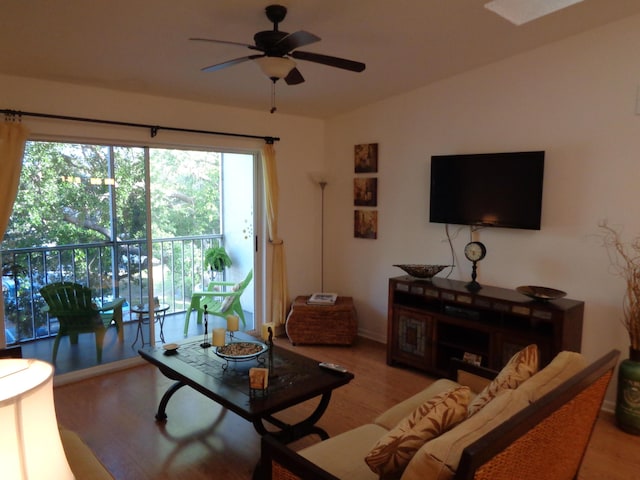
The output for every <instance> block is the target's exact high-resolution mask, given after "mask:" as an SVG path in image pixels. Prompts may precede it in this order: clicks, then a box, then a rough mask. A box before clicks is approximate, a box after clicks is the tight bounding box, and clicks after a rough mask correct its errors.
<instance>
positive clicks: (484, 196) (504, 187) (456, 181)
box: [429, 151, 544, 230]
mask: <svg viewBox="0 0 640 480" xmlns="http://www.w3.org/2000/svg"><path fill="white" fill-rule="evenodd" d="M543 176H544V151H535V152H511V153H480V154H469V155H434V156H432V157H431V191H430V205H429V221H430V222H434V223H451V224H457V225H482V226H492V227H505V228H523V229H529V230H540V219H541V213H542V183H543Z"/></svg>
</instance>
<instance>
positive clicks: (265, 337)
mask: <svg viewBox="0 0 640 480" xmlns="http://www.w3.org/2000/svg"><path fill="white" fill-rule="evenodd" d="M269 327H271V331H272V332H274V330H275V327H274V324H273V322H267V323H263V324H262V331H261V333H262V339H263V340H264V341H265V342H266V341H268V340H269Z"/></svg>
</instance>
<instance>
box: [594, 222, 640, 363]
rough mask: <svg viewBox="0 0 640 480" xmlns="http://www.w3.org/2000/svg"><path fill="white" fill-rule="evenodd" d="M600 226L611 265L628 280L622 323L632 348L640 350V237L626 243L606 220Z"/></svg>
mask: <svg viewBox="0 0 640 480" xmlns="http://www.w3.org/2000/svg"><path fill="white" fill-rule="evenodd" d="M599 227H600V228H602V229H603V230H604V237H603V238H604V244H605V247H606V248H607V253H608V255H609V261H610V263H611V266H612V267H613V269H614V271H615V273H616V274H618V275H620V276H621V277H622V278H624V279H625V281H626V282H627V289H626V291H625V295H624V300H623V307H622V308H623V314H624V318H623V321H622V323H623V324H624V326H625V328H626V329H627V332H628V333H629V340H630V342H631V348H633V349H634V350H640V237H636V238H634V239H633V241H632V242H631V243H630V244H624V243H623V242H622V239H621V238H620V232H619V231H618V230H616V229H614V228H613V227H611V226H609V225H608V224H607V222H606V221H605V222H601V223H600V224H599Z"/></svg>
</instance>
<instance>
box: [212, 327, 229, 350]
mask: <svg viewBox="0 0 640 480" xmlns="http://www.w3.org/2000/svg"><path fill="white" fill-rule="evenodd" d="M225 334H226V330H225V329H224V328H214V329H213V338H212V341H211V343H213V345H214V346H216V347H224V345H225V342H224V337H225Z"/></svg>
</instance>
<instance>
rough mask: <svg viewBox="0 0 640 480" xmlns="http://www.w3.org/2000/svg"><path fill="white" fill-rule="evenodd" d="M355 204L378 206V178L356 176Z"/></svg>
mask: <svg viewBox="0 0 640 480" xmlns="http://www.w3.org/2000/svg"><path fill="white" fill-rule="evenodd" d="M353 204H354V205H355V206H356V207H376V206H378V179H377V178H375V177H372V178H360V177H357V178H354V179H353Z"/></svg>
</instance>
